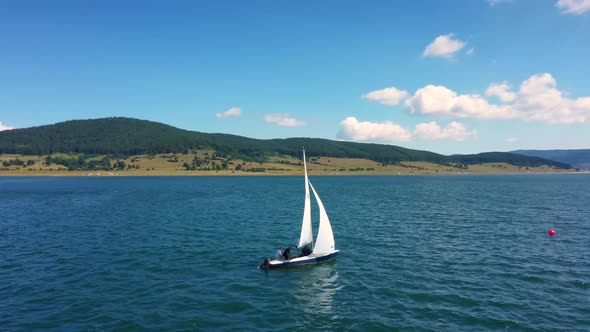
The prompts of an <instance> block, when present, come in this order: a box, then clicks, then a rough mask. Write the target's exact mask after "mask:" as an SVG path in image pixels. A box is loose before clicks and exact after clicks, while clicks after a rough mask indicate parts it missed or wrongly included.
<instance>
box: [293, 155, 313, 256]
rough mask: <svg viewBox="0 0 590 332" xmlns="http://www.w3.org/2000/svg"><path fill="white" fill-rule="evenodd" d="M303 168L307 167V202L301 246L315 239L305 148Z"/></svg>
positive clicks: (302, 225)
mask: <svg viewBox="0 0 590 332" xmlns="http://www.w3.org/2000/svg"><path fill="white" fill-rule="evenodd" d="M303 168H304V169H305V204H304V207H303V221H302V222H301V236H300V237H299V244H298V245H297V247H299V248H301V247H303V246H304V245H306V244H309V243H311V242H312V241H313V230H312V229H311V205H310V201H309V184H308V183H309V180H308V179H307V164H306V162H305V150H303Z"/></svg>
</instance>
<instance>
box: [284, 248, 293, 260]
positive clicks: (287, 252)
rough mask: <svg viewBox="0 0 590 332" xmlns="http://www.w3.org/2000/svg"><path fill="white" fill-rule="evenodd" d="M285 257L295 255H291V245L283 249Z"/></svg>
mask: <svg viewBox="0 0 590 332" xmlns="http://www.w3.org/2000/svg"><path fill="white" fill-rule="evenodd" d="M283 257H285V259H291V258H293V255H291V247H288V248H287V249H285V251H283Z"/></svg>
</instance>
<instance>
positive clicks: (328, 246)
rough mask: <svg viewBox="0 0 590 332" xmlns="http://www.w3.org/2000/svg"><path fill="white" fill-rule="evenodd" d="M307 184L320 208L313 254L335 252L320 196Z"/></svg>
mask: <svg viewBox="0 0 590 332" xmlns="http://www.w3.org/2000/svg"><path fill="white" fill-rule="evenodd" d="M308 183H309V186H310V187H311V190H312V191H313V195H314V196H315V200H316V201H317V203H318V207H319V208H320V227H319V230H318V236H317V238H316V240H315V247H314V248H313V252H314V254H324V253H325V254H330V253H333V252H334V251H335V250H334V247H335V244H334V234H333V233H332V226H331V225H330V219H329V218H328V214H327V213H326V209H324V204H323V203H322V201H321V200H320V196H318V193H317V192H316V191H315V189H314V188H313V185H312V184H311V182H308Z"/></svg>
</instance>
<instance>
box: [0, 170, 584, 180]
mask: <svg viewBox="0 0 590 332" xmlns="http://www.w3.org/2000/svg"><path fill="white" fill-rule="evenodd" d="M550 174H568V175H572V174H590V170H581V171H573V172H570V171H558V172H543V171H537V172H468V171H467V172H438V173H436V172H420V173H417V172H413V173H410V172H406V173H378V172H374V173H369V172H366V173H361V172H354V173H353V172H342V173H329V172H326V173H316V174H313V173H312V174H308V175H309V176H416V175H434V176H437V175H441V176H443V175H444V176H448V175H456V176H464V175H550ZM300 175H301V174H300V173H297V172H289V173H271V172H268V173H266V172H239V173H238V172H234V173H232V172H221V171H220V172H186V173H185V172H165V171H162V172H158V171H152V172H129V171H122V172H114V173H113V172H111V173H110V174H109V173H89V172H82V171H53V172H34V171H33V172H26V171H0V178H2V177H7V178H8V177H31V178H34V177H98V178H104V177H187V176H190V177H200V176H210V177H211V176H214V177H236V176H239V177H259V176H263V177H275V176H300Z"/></svg>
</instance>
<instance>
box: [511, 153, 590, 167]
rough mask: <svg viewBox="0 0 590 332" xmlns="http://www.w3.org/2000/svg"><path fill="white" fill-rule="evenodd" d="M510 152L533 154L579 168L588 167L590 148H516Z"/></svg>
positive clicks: (589, 165) (589, 164)
mask: <svg viewBox="0 0 590 332" xmlns="http://www.w3.org/2000/svg"><path fill="white" fill-rule="evenodd" d="M512 153H518V154H523V155H526V156H535V157H541V158H545V159H550V160H555V161H559V162H562V163H565V164H570V165H572V166H573V167H575V168H579V169H590V149H576V150H516V151H512Z"/></svg>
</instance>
